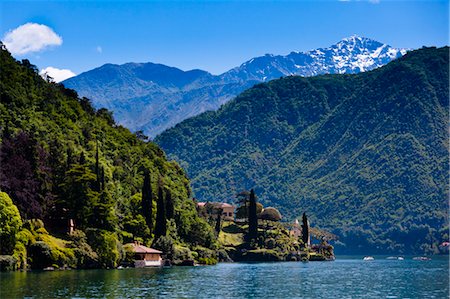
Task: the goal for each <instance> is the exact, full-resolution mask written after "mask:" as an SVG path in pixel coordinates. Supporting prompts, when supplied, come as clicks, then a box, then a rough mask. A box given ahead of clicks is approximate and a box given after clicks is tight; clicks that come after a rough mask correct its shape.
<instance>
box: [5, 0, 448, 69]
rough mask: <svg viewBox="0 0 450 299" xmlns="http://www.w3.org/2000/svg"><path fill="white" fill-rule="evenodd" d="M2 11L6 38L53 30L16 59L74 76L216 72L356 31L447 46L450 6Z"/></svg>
mask: <svg viewBox="0 0 450 299" xmlns="http://www.w3.org/2000/svg"><path fill="white" fill-rule="evenodd" d="M0 9H1V15H0V37H1V38H2V39H4V38H5V36H6V34H7V33H8V32H9V31H11V30H13V29H15V28H17V27H19V26H21V25H24V24H26V23H36V24H40V25H45V26H47V27H49V29H50V30H52V31H53V34H54V35H52V36H50V35H49V36H47V37H48V38H53V44H51V43H49V45H53V46H49V47H43V48H42V49H41V50H35V51H34V52H27V53H23V54H17V53H16V54H14V56H15V57H16V58H18V59H23V58H28V59H30V60H31V62H32V63H34V64H36V65H37V66H38V67H39V68H40V69H43V68H47V67H54V68H58V69H68V70H71V71H72V72H74V73H76V74H79V73H81V72H83V71H86V70H89V69H92V68H95V67H98V66H100V65H102V64H104V63H117V64H121V63H125V62H148V61H150V62H156V63H163V64H166V65H170V66H175V67H179V68H181V69H183V70H189V69H194V68H199V69H204V70H207V71H209V72H212V73H214V74H219V73H222V72H224V71H226V70H228V69H230V68H232V67H235V66H238V65H240V64H241V63H242V62H244V61H246V60H248V59H250V58H252V57H255V56H259V55H263V54H265V53H272V54H288V53H289V52H291V51H306V50H310V49H315V48H318V47H327V46H329V45H331V44H333V43H336V42H337V41H339V40H340V39H342V38H344V37H347V36H350V35H352V34H357V35H361V36H365V37H369V38H373V39H375V40H378V41H381V42H384V43H388V44H390V45H391V46H394V47H405V48H418V47H421V46H423V45H427V46H444V45H448V43H449V42H448V40H449V29H448V28H449V21H448V15H449V2H448V1H420V2H419V1H384V0H380V1H377V0H372V1H245V2H242V1H228V2H224V1H181V2H180V1H178V2H177V1H139V2H119V1H83V2H79V1H78V2H74V1H58V2H55V1H54V2H44V1H33V2H32V1H22V2H21V1H11V2H7V1H6V2H5V1H3V2H2V3H1V7H0ZM42 28H43V27H42ZM36 38H38V37H36ZM58 38H59V40H58ZM31 39H32V40H33V41H32V42H33V43H38V44H39V41H37V40H36V41H35V40H34V37H32V38H27V41H25V42H30V40H31ZM22 41H24V39H23V38H22ZM35 48H36V49H38V48H39V45H36V47H35ZM24 51H26V50H23V51H22V52H24Z"/></svg>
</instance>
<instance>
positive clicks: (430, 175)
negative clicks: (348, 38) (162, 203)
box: [155, 47, 449, 253]
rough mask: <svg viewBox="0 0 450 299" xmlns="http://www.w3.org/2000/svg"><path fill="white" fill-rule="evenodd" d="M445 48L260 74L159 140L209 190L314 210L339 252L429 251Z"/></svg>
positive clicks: (441, 230) (444, 225) (209, 195)
mask: <svg viewBox="0 0 450 299" xmlns="http://www.w3.org/2000/svg"><path fill="white" fill-rule="evenodd" d="M448 53H449V48H448V47H445V48H440V49H436V48H423V49H420V50H416V51H411V52H408V53H407V54H406V55H405V56H403V57H402V58H399V59H397V60H395V61H392V62H390V63H389V64H387V65H385V66H383V67H380V68H378V69H376V70H373V71H369V72H364V73H360V74H352V75H349V74H335V75H321V76H315V77H307V78H304V77H299V76H288V77H284V78H282V79H277V80H272V81H270V82H267V83H260V84H257V85H255V86H254V87H252V88H250V89H248V90H246V91H245V92H243V93H242V94H240V95H239V96H237V97H236V98H235V99H233V100H231V101H229V102H228V103H227V104H225V105H223V106H222V107H221V108H220V109H219V110H217V111H210V112H206V113H203V114H200V115H198V116H196V117H193V118H190V119H188V120H185V121H183V122H181V123H180V124H178V125H176V126H175V127H173V128H171V129H169V130H166V131H165V132H163V133H162V134H160V135H158V137H157V138H156V139H155V141H156V142H157V143H158V144H159V145H160V146H161V147H162V148H163V149H164V151H165V152H166V153H167V154H168V155H169V157H170V158H173V159H175V160H176V161H178V162H179V163H180V164H181V166H182V167H183V168H184V169H185V170H186V171H187V173H188V176H189V177H190V179H191V183H192V186H193V191H194V193H195V196H196V197H197V198H198V199H199V200H201V201H208V200H209V201H233V200H235V199H234V195H235V194H237V193H238V192H240V191H242V190H243V189H247V190H249V189H251V188H253V189H255V191H256V193H257V195H258V197H259V199H260V201H261V203H262V204H263V205H264V206H274V207H276V208H278V209H280V211H281V213H282V214H283V217H285V219H293V218H295V217H299V216H300V215H301V213H303V212H304V211H306V213H307V214H308V216H309V219H310V220H311V223H313V224H314V226H318V227H320V228H324V229H328V230H330V231H331V232H333V233H334V234H336V235H338V236H339V239H340V240H339V242H338V243H337V244H336V245H337V246H336V247H337V250H338V251H337V252H344V251H346V250H348V251H349V252H352V253H355V252H360V253H369V252H371V253H388V252H392V253H398V252H403V253H419V252H420V253H423V252H428V253H433V252H437V248H438V247H437V244H438V243H439V242H443V241H444V240H446V239H448V196H449V190H448V163H449V158H448V150H449V146H448V138H449V132H448V128H449V121H448V119H449V118H448V117H449V113H448V108H449V103H448V102H449V86H448V78H449V55H448Z"/></svg>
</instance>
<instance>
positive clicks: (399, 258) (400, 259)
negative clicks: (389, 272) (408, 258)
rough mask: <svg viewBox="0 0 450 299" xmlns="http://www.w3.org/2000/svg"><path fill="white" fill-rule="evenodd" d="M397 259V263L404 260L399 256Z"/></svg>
mask: <svg viewBox="0 0 450 299" xmlns="http://www.w3.org/2000/svg"><path fill="white" fill-rule="evenodd" d="M397 259H398V260H399V261H403V260H404V259H405V258H404V257H403V256H399V257H398V258H397Z"/></svg>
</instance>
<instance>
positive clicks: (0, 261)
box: [0, 255, 17, 271]
mask: <svg viewBox="0 0 450 299" xmlns="http://www.w3.org/2000/svg"><path fill="white" fill-rule="evenodd" d="M16 264H17V260H16V258H15V257H13V256H11V255H0V271H13V270H15V269H16Z"/></svg>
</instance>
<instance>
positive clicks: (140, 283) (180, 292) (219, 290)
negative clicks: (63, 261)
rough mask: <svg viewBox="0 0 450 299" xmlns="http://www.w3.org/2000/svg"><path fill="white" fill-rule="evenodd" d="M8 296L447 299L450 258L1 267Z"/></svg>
mask: <svg viewBox="0 0 450 299" xmlns="http://www.w3.org/2000/svg"><path fill="white" fill-rule="evenodd" d="M0 297H1V298H23V297H27V298H58V297H59V298H171V297H173V298H448V297H449V264H448V258H446V257H439V258H437V257H435V258H433V260H432V261H413V260H411V259H410V258H407V259H405V260H404V261H397V260H386V259H384V258H381V257H380V258H376V259H375V261H366V262H364V261H362V260H361V258H359V257H358V258H345V257H338V260H336V261H335V262H310V263H296V262H286V263H258V264H245V263H231V264H223V263H222V264H219V265H217V266H208V267H178V268H176V267H174V268H165V269H124V270H79V271H75V270H73V271H54V272H28V273H22V272H17V273H1V274H0Z"/></svg>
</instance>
